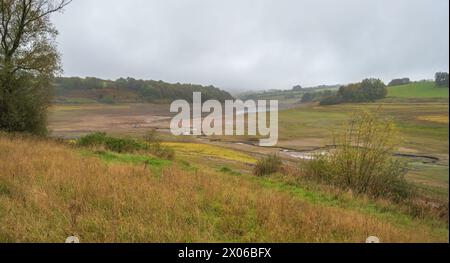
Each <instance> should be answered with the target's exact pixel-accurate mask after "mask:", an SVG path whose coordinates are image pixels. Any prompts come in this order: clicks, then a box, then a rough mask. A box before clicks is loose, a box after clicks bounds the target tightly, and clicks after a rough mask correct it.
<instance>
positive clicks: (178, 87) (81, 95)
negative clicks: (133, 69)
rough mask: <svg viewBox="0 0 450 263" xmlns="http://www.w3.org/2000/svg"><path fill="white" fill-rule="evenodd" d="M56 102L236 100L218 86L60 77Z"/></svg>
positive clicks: (126, 79) (56, 90)
mask: <svg viewBox="0 0 450 263" xmlns="http://www.w3.org/2000/svg"><path fill="white" fill-rule="evenodd" d="M54 86H55V102H59V103H79V102H93V101H96V102H100V103H120V102H152V103H166V102H172V101H173V100H179V99H183V100H186V101H189V102H192V93H193V92H201V93H202V99H203V100H209V99H215V100H219V101H225V100H229V99H233V97H232V96H231V95H230V94H229V93H228V92H226V91H223V90H221V89H219V88H216V87H214V86H201V85H195V84H181V83H175V84H172V83H167V82H164V81H155V80H138V79H134V78H120V79H117V80H115V81H112V80H103V79H99V78H91V77H88V78H79V77H70V78H67V77H59V78H56V79H55V81H54Z"/></svg>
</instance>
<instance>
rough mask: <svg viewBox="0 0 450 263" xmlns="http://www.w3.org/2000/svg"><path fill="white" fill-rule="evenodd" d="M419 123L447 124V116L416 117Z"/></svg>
mask: <svg viewBox="0 0 450 263" xmlns="http://www.w3.org/2000/svg"><path fill="white" fill-rule="evenodd" d="M417 119H418V120H419V121H430V122H436V123H442V124H448V115H427V116H419V117H417Z"/></svg>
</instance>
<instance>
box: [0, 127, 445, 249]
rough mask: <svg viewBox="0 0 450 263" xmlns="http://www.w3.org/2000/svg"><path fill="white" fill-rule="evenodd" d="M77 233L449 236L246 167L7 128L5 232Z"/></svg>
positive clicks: (34, 237)
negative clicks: (305, 194) (222, 168)
mask: <svg viewBox="0 0 450 263" xmlns="http://www.w3.org/2000/svg"><path fill="white" fill-rule="evenodd" d="M73 234H75V235H78V236H79V237H80V238H81V241H82V242H203V241H204V242H216V241H225V242H233V241H240V242H250V241H255V242H256V241H257V242H364V240H365V239H366V238H367V236H369V235H377V236H379V237H381V238H382V240H383V241H384V242H447V236H446V235H445V233H444V234H442V233H435V232H434V231H432V230H431V229H430V228H429V227H428V226H424V225H419V224H414V225H409V226H397V225H394V224H391V223H389V222H387V221H384V220H381V219H379V218H376V217H373V216H370V215H367V214H362V213H358V212H355V211H350V210H345V209H341V208H333V207H327V206H320V205H312V204H310V203H308V202H304V201H302V200H300V199H298V198H295V197H293V196H291V195H290V194H288V193H281V192H277V191H274V190H271V189H267V188H262V187H261V186H260V185H258V184H257V183H254V182H252V181H250V180H246V179H245V178H241V177H238V176H227V175H223V174H216V173H214V174H213V173H209V172H204V173H202V172H199V173H191V172H185V171H182V170H180V169H177V168H176V167H172V168H170V169H168V170H165V171H164V172H163V174H162V175H153V174H151V172H150V171H149V170H146V169H144V167H143V166H132V165H127V164H106V163H103V162H102V161H101V160H99V159H97V158H95V157H83V156H81V155H80V154H79V153H78V152H76V150H73V149H71V148H70V147H69V146H66V145H62V144H58V143H56V142H52V141H41V140H38V139H30V138H15V139H13V138H11V137H9V136H5V135H0V242H63V241H64V239H65V238H66V237H67V236H69V235H73ZM447 234H448V233H447Z"/></svg>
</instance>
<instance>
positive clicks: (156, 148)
mask: <svg viewBox="0 0 450 263" xmlns="http://www.w3.org/2000/svg"><path fill="white" fill-rule="evenodd" d="M150 152H151V153H152V154H154V155H155V156H157V157H159V158H163V159H167V160H173V159H175V150H174V149H172V148H170V147H168V146H164V145H162V144H161V143H153V144H151V145H150Z"/></svg>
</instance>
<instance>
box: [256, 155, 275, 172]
mask: <svg viewBox="0 0 450 263" xmlns="http://www.w3.org/2000/svg"><path fill="white" fill-rule="evenodd" d="M281 165H282V162H281V159H280V157H279V156H278V155H269V156H267V157H265V158H263V159H261V160H259V161H258V162H257V163H256V166H255V169H254V171H253V173H254V174H255V175H256V176H264V175H271V174H274V173H276V172H279V171H280V169H281Z"/></svg>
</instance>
